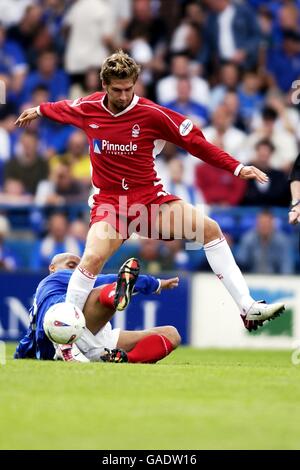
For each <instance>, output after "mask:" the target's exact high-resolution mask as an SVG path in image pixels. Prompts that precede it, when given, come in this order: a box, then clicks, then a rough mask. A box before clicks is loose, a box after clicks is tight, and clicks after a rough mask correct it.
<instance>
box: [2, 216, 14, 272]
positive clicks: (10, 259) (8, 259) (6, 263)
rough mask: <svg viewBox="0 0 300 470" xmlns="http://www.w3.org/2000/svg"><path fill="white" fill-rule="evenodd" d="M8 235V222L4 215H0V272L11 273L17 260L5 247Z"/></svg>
mask: <svg viewBox="0 0 300 470" xmlns="http://www.w3.org/2000/svg"><path fill="white" fill-rule="evenodd" d="M9 235H10V226H9V221H8V219H7V218H6V217H5V216H4V215H0V270H6V271H12V270H14V269H16V267H17V259H16V257H15V256H14V255H13V253H11V251H10V249H9V248H8V247H7V242H6V240H7V239H8V238H9Z"/></svg>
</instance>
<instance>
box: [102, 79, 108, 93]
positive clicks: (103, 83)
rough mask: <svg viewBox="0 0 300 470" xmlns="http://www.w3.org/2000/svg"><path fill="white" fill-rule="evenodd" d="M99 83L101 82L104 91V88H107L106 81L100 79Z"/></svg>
mask: <svg viewBox="0 0 300 470" xmlns="http://www.w3.org/2000/svg"><path fill="white" fill-rule="evenodd" d="M101 83H102V88H103V90H105V91H106V90H107V83H105V82H104V81H103V80H102V82H101Z"/></svg>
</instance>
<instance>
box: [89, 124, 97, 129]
mask: <svg viewBox="0 0 300 470" xmlns="http://www.w3.org/2000/svg"><path fill="white" fill-rule="evenodd" d="M89 127H91V128H92V129H99V127H100V126H98V124H89Z"/></svg>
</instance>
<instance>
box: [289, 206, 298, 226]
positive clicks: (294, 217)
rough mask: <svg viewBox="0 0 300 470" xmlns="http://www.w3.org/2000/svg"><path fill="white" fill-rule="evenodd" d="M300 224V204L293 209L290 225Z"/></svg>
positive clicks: (290, 215)
mask: <svg viewBox="0 0 300 470" xmlns="http://www.w3.org/2000/svg"><path fill="white" fill-rule="evenodd" d="M299 222H300V204H298V205H297V206H295V207H293V209H291V210H290V212H289V223H290V224H292V225H296V224H298V223H299Z"/></svg>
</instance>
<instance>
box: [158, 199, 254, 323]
mask: <svg viewBox="0 0 300 470" xmlns="http://www.w3.org/2000/svg"><path fill="white" fill-rule="evenodd" d="M157 223H158V224H159V231H160V233H161V234H163V233H164V231H165V230H166V228H167V229H168V230H170V233H171V235H172V236H173V237H175V238H179V237H180V236H181V234H182V238H185V239H187V240H192V241H197V242H200V243H202V245H203V248H204V252H205V255H206V258H207V261H208V263H209V265H210V267H211V269H212V271H213V272H214V273H215V274H216V275H217V277H218V278H219V279H220V280H221V281H222V283H223V284H224V286H225V287H226V289H227V291H228V292H229V294H230V295H231V297H232V298H233V299H234V301H235V302H236V304H237V305H238V307H239V309H240V311H241V312H243V313H244V314H246V313H247V312H248V311H249V309H250V308H251V306H252V305H253V303H254V302H255V301H254V299H253V298H252V297H251V295H250V292H249V288H248V286H247V284H246V281H245V279H244V277H243V275H242V273H241V271H240V268H239V267H238V265H237V264H236V262H235V259H234V257H233V255H232V253H231V250H230V247H229V245H228V243H227V241H226V240H225V238H224V236H223V234H222V231H221V229H220V227H219V225H218V223H217V222H216V221H214V220H212V219H211V218H209V217H207V216H205V215H204V214H201V213H199V211H197V209H196V208H193V206H191V205H190V204H187V203H185V202H184V201H174V202H171V203H167V204H164V207H163V206H162V210H161V213H160V214H159V218H158V219H157Z"/></svg>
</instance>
